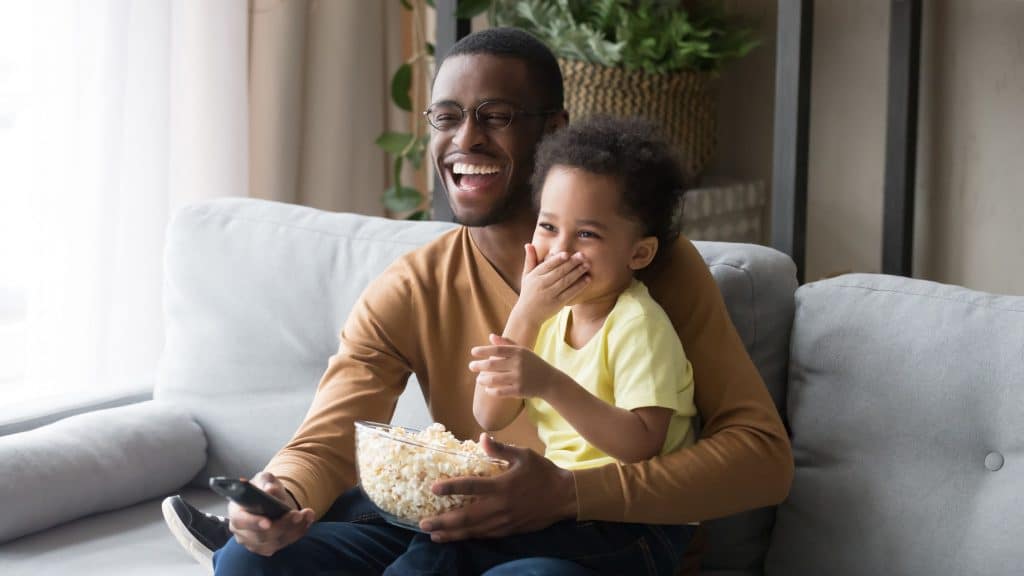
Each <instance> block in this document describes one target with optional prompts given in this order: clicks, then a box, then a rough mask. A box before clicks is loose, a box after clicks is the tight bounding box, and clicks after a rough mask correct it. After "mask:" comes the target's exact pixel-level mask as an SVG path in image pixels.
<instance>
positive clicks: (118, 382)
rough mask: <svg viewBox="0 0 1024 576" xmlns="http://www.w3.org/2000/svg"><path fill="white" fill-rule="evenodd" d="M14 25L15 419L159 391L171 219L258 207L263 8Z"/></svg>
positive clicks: (131, 8) (0, 225)
mask: <svg viewBox="0 0 1024 576" xmlns="http://www.w3.org/2000/svg"><path fill="white" fill-rule="evenodd" d="M0 8H2V10H0V14H2V15H3V17H2V18H0V398H3V404H4V405H3V407H2V409H0V415H2V414H3V413H4V412H9V411H11V410H15V411H16V410H18V409H19V405H23V403H25V402H35V403H40V402H44V401H45V402H48V403H52V402H53V399H54V397H55V396H60V397H64V399H65V400H67V397H68V396H69V395H72V396H81V395H83V394H84V395H100V396H102V395H107V394H115V393H118V392H120V391H125V390H140V389H143V388H145V387H147V386H149V385H150V382H151V372H152V370H153V369H154V367H155V365H156V362H157V358H158V356H159V353H160V349H161V346H162V332H163V331H162V323H161V291H160V285H161V270H162V252H163V238H164V228H165V225H166V222H167V219H168V215H169V214H170V212H171V210H173V208H174V207H176V206H178V205H179V204H181V203H183V202H186V201H189V200H194V199H197V198H203V197H209V196H222V195H247V194H248V166H247V162H248V149H247V145H246V143H247V122H248V111H247V107H246V106H247V104H246V102H247V98H246V89H247V85H246V84H247V74H246V71H247V60H246V58H247V41H248V39H247V34H248V18H247V15H248V3H247V0H217V1H215V2H207V1H205V0H177V1H175V2H164V1H156V0H153V1H150V0H0Z"/></svg>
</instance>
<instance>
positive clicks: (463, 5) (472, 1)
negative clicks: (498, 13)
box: [455, 0, 491, 19]
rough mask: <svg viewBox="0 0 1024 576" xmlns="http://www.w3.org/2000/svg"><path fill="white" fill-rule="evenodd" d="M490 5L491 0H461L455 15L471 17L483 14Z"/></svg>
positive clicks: (457, 16)
mask: <svg viewBox="0 0 1024 576" xmlns="http://www.w3.org/2000/svg"><path fill="white" fill-rule="evenodd" d="M490 7H491V0H459V1H458V6H456V7H455V17H456V18H466V19H469V18H472V17H474V16H476V15H477V14H483V13H484V12H485V11H486V10H487V9H488V8H490Z"/></svg>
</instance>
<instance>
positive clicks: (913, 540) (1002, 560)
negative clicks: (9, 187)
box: [0, 199, 1024, 576]
mask: <svg viewBox="0 0 1024 576" xmlns="http://www.w3.org/2000/svg"><path fill="white" fill-rule="evenodd" d="M449 226H450V225H447V224H441V223H410V222H399V221H389V220H383V219H375V218H366V217H360V216H354V215H347V214H329V213H324V212H319V211H316V210H312V209H308V208H302V207H296V206H290V205H284V204H276V203H270V202H261V201H256V200H239V199H230V200H218V201H212V202H206V203H200V204H196V205H192V206H190V207H187V208H185V209H183V210H181V211H180V212H179V213H178V214H177V215H176V217H175V218H174V220H173V222H172V224H171V226H170V228H169V233H168V245H167V254H166V262H165V271H166V279H165V283H164V302H165V318H166V322H165V331H166V344H165V351H164V354H163V357H162V360H161V362H160V365H159V367H158V368H157V371H156V372H157V381H156V385H155V388H154V391H153V393H152V399H145V398H137V397H133V398H126V399H121V400H114V401H112V402H109V403H107V404H104V405H100V406H98V407H99V408H102V409H97V410H87V409H82V408H80V409H78V410H76V411H77V412H83V413H79V414H74V415H71V416H68V417H65V418H61V419H59V420H58V421H56V422H50V421H51V420H55V419H57V418H58V417H59V416H66V415H67V414H68V413H67V412H65V413H62V414H57V415H51V416H46V415H44V416H42V417H40V418H37V419H32V420H23V421H17V422H6V423H3V422H0V467H2V468H0V504H2V509H0V510H2V511H0V542H2V544H0V574H3V575H6V576H13V575H22V574H33V575H35V574H69V573H75V574H104V575H106V574H202V573H203V571H202V570H201V569H200V568H199V566H198V565H196V564H194V563H193V562H192V561H191V559H190V558H189V557H188V556H186V554H185V553H184V552H183V551H182V550H181V549H180V548H179V547H178V544H177V543H176V542H175V540H174V539H173V537H171V535H170V534H169V532H167V531H166V529H165V528H164V525H163V520H162V518H161V515H160V509H159V502H160V499H161V498H162V497H163V496H165V495H167V494H171V493H175V492H179V491H183V492H184V493H185V495H186V497H187V498H188V499H189V500H191V501H193V502H195V503H197V504H199V505H200V506H201V507H203V508H204V509H207V510H209V511H215V512H216V511H223V510H224V508H225V506H224V504H223V502H222V501H221V500H220V499H219V498H218V497H216V496H215V495H213V494H212V493H210V492H209V491H208V490H206V489H205V488H204V485H205V480H206V478H207V477H208V476H210V475H217V474H231V475H247V474H251V473H253V472H254V471H256V470H258V469H260V468H261V467H262V465H263V464H264V463H265V462H266V461H267V460H268V459H269V457H270V456H271V454H272V453H273V452H274V451H275V450H276V449H277V448H278V447H280V446H281V445H282V444H283V443H284V442H285V441H286V440H287V439H288V437H289V436H290V434H291V433H292V432H293V431H294V429H295V428H296V426H297V425H298V424H299V422H300V421H301V419H302V417H303V415H304V413H305V411H306V408H307V407H308V405H309V402H310V399H311V398H312V395H313V392H314V390H315V387H316V384H317V382H318V380H319V377H320V375H321V372H322V371H323V369H324V367H325V366H326V360H327V357H328V356H330V355H331V354H332V353H333V352H334V351H335V348H336V345H337V331H338V328H339V326H340V325H341V323H342V321H343V320H344V318H345V316H346V314H347V312H348V310H349V309H350V307H351V306H352V304H353V302H354V301H355V300H356V298H357V297H358V296H359V293H360V291H361V290H362V288H363V287H364V286H365V285H366V284H367V282H368V281H369V280H370V279H371V278H373V277H374V276H375V275H377V274H378V273H379V272H380V271H381V270H383V268H384V267H385V266H387V264H388V263H389V262H390V261H392V260H393V259H394V258H396V257H397V256H398V255H400V254H402V253H404V252H406V251H408V250H412V249H413V248H415V247H416V246H418V245H420V244H422V243H424V242H426V241H428V240H429V239H430V238H433V237H435V236H436V235H437V234H439V233H441V232H442V231H444V230H446V229H447V228H448V227H449ZM697 246H698V248H699V249H700V251H701V253H702V254H703V255H704V257H705V260H706V261H707V263H708V265H709V267H710V269H711V271H712V273H713V274H714V276H715V279H716V280H717V281H718V283H719V286H720V287H721V289H722V292H723V295H724V297H725V300H726V304H727V306H728V308H729V312H730V314H731V315H732V318H733V321H734V322H735V324H736V326H737V328H738V330H739V332H740V334H741V336H742V338H743V341H744V342H745V344H746V345H747V347H748V349H749V351H750V353H751V355H752V357H753V358H754V361H755V362H756V364H757V366H758V368H759V369H760V370H761V373H762V375H763V376H764V379H765V382H766V384H767V386H768V388H769V390H770V392H771V394H772V397H773V398H774V399H775V401H776V404H777V406H778V407H779V410H780V412H781V413H782V414H783V415H784V417H785V418H786V420H787V423H788V426H789V428H790V430H791V435H792V439H793V450H794V457H795V460H796V477H795V480H794V483H793V487H792V491H791V493H790V496H789V498H788V500H787V501H786V502H784V503H783V504H781V505H780V506H778V507H776V508H771V509H764V510H757V511H753V512H750V513H746V514H741V515H738V516H735V517H731V518H725V519H720V520H716V521H712V522H708V523H707V524H706V526H707V528H708V532H709V537H710V546H709V550H708V553H707V555H706V558H705V561H704V571H705V572H706V573H708V574H720V575H726V574H736V575H739V574H758V573H766V574H785V575H804V574H807V575H811V574H815V575H817V574H875V573H886V574H922V575H923V574H992V575H995V574H1021V573H1024V548H1022V547H1021V546H1019V543H1020V542H1024V513H1022V511H1024V488H1022V486H1024V484H1022V480H1024V478H1022V476H1024V466H1021V465H1020V464H1021V460H1018V458H1022V459H1024V386H1022V384H1024V298H1020V297H1007V296H994V295H988V294H982V293H979V292H973V291H970V290H966V289H962V288H957V287H953V286H944V285H939V284H935V283H930V282H924V281H917V280H907V279H902V278H894V277H887V276H879V275H849V276H843V277H840V278H836V279H832V280H827V281H822V282H816V283H812V284H808V285H806V286H803V287H801V288H800V289H799V290H797V289H796V281H795V274H794V267H793V264H792V262H791V261H790V260H789V259H788V258H787V257H785V256H784V255H782V254H780V253H778V252H775V251H773V250H771V249H768V248H763V247H759V246H752V245H741V244H725V243H697ZM685 289H686V287H685V286H681V287H680V290H685ZM438 337H443V335H438ZM698 385H699V383H698ZM140 400H141V401H140ZM118 404H121V405H118ZM427 420H428V417H427V415H426V411H425V409H424V406H423V402H422V400H421V399H420V398H419V397H418V387H417V386H409V387H408V390H407V393H406V394H405V395H404V396H403V397H402V399H401V401H400V402H399V405H398V407H397V409H396V414H395V417H394V421H396V422H401V423H403V424H407V425H422V424H424V423H425V422H427Z"/></svg>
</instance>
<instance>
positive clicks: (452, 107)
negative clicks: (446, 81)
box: [423, 100, 561, 132]
mask: <svg viewBox="0 0 1024 576" xmlns="http://www.w3.org/2000/svg"><path fill="white" fill-rule="evenodd" d="M472 110H473V116H474V117H475V118H476V123H477V126H480V127H481V128H485V129H487V130H501V129H502V128H508V126H509V125H510V124H512V120H514V119H515V117H516V116H550V115H551V114H557V113H558V112H561V110H540V111H536V112H534V111H530V110H524V109H522V108H520V107H518V106H514V105H512V104H509V103H508V102H503V101H501V100H487V101H485V102H481V103H479V104H477V105H476V107H475V108H473V109H472ZM467 112H468V110H466V109H465V108H463V107H462V106H459V105H458V104H456V103H454V102H440V103H437V104H434V105H433V106H431V107H430V108H427V109H426V110H425V111H424V112H423V115H424V116H425V117H426V118H427V122H428V123H430V125H431V126H433V127H434V129H435V130H440V131H441V132H447V131H448V130H454V129H456V128H458V127H459V126H460V125H462V122H463V121H464V120H465V119H466V113H467Z"/></svg>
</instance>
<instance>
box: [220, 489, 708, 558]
mask: <svg viewBox="0 0 1024 576" xmlns="http://www.w3.org/2000/svg"><path fill="white" fill-rule="evenodd" d="M692 534H693V528H692V527H690V526H649V525H642V524H620V523H611V522H572V521H565V522H559V523H557V524H554V525H552V526H549V527H548V528H545V529H543V530H539V531H537V532H531V533H528V534H518V535H513V536H508V537H505V538H499V539H493V540H467V541H462V542H451V543H446V544H435V543H433V542H431V541H430V537H429V536H427V535H424V534H419V533H416V532H412V531H409V530H406V529H404V528H399V527H397V526H392V525H391V524H388V523H386V522H384V520H382V519H381V518H380V516H378V515H377V514H376V509H375V508H374V507H373V505H372V504H370V502H369V501H368V500H366V498H365V497H364V496H363V495H362V492H361V491H359V490H358V489H356V490H352V491H349V492H346V493H345V494H344V495H342V497H341V498H339V500H338V502H336V503H335V505H334V506H333V507H332V508H331V510H330V511H329V512H328V513H327V514H325V516H324V518H323V519H322V520H321V521H320V522H317V523H316V524H314V525H313V526H311V527H310V529H309V532H307V533H306V535H305V536H304V537H303V538H302V539H301V540H299V541H298V542H295V543H294V544H292V545H290V546H287V547H285V548H283V549H281V550H279V551H278V552H277V553H276V554H274V555H273V556H271V557H269V558H267V557H263V556H259V555H258V554H253V553H251V552H249V551H248V550H246V549H245V547H243V546H241V545H240V544H238V543H237V542H236V541H235V539H234V538H232V539H231V540H229V541H228V543H227V545H225V546H224V548H221V549H220V550H218V551H217V552H216V553H215V554H214V557H213V558H214V567H215V570H216V574H218V575H235V574H238V575H241V574H247V575H248V574H256V575H270V574H274V575H291V574H296V575H299V574H302V575H307V574H308V575H314V574H322V575H327V574H345V575H362V574H367V575H369V574H387V575H404V574H439V575H440V574H444V575H448V574H486V576H511V575H528V574H536V575H555V574H559V575H561V574H566V575H569V576H584V575H586V576H594V575H597V574H630V575H632V574H665V575H674V574H676V572H678V569H679V564H680V562H681V560H682V557H683V553H684V552H685V550H686V546H687V544H688V542H689V539H690V537H691V536H692Z"/></svg>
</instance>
